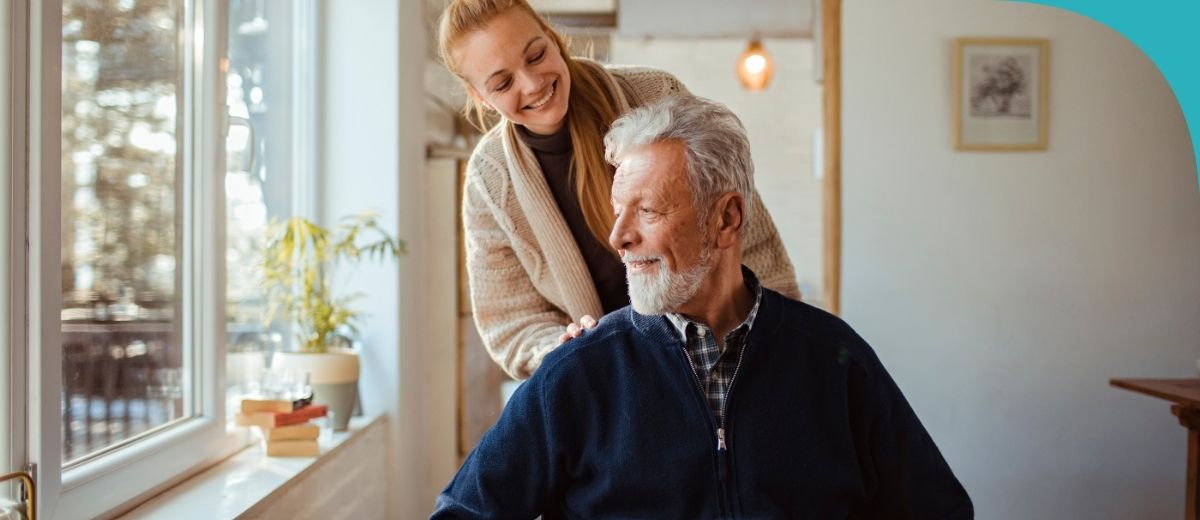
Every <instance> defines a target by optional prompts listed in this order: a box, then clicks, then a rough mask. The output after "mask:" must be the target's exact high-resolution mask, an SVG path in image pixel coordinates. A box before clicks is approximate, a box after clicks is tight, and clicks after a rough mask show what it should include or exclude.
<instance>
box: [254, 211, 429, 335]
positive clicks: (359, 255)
mask: <svg viewBox="0 0 1200 520" xmlns="http://www.w3.org/2000/svg"><path fill="white" fill-rule="evenodd" d="M407 252H408V251H407V245H406V244H405V243H404V241H403V240H399V239H397V238H394V237H392V236H391V235H390V234H388V233H387V231H384V230H383V229H382V228H381V227H379V221H378V215H377V214H375V213H360V214H357V215H350V216H347V217H345V218H344V219H342V222H341V223H340V224H339V225H338V227H337V228H335V229H332V230H331V229H327V228H324V227H322V226H320V225H317V224H316V223H314V222H312V221H310V220H308V219H306V218H303V217H291V218H288V219H285V220H272V222H271V223H270V224H269V225H268V226H267V243H266V249H265V250H264V251H263V257H262V261H261V263H260V265H259V268H260V271H261V273H262V276H263V287H264V289H265V291H266V296H267V313H266V318H265V321H266V326H267V327H270V325H271V323H272V322H273V321H274V320H276V319H278V318H279V317H280V316H281V315H282V316H283V317H285V318H286V319H289V320H291V321H293V322H295V323H296V325H297V326H298V327H299V328H300V332H299V333H298V336H299V341H300V344H301V345H302V347H301V348H302V350H303V351H305V352H325V351H327V349H328V348H329V347H330V345H332V344H333V342H334V340H335V339H337V338H338V335H339V332H340V331H348V332H349V334H350V335H351V336H353V335H356V334H358V325H357V322H358V319H359V317H360V315H361V313H360V312H359V311H357V310H355V309H353V308H352V307H351V305H350V304H351V303H352V302H353V301H354V300H356V299H358V298H360V297H361V296H362V295H361V294H351V295H345V296H335V295H334V290H333V289H334V287H333V285H335V284H334V283H333V280H332V279H333V274H334V270H335V268H336V267H337V266H338V264H340V263H341V264H352V265H357V264H358V263H359V262H360V261H362V260H363V259H370V260H378V261H384V260H388V259H395V258H396V257H398V256H399V255H400V254H402V253H407Z"/></svg>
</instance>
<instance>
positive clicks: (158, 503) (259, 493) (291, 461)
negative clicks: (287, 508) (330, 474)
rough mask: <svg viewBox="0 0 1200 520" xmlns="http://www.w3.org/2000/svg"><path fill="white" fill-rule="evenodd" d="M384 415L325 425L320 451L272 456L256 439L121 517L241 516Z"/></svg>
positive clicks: (183, 518) (264, 503) (262, 504)
mask: <svg viewBox="0 0 1200 520" xmlns="http://www.w3.org/2000/svg"><path fill="white" fill-rule="evenodd" d="M381 419H382V416H381V415H376V416H373V417H354V418H352V419H351V420H350V429H348V430H347V431H344V432H331V431H329V430H324V429H323V430H322V431H321V437H320V438H319V439H318V441H317V442H318V443H319V444H320V446H321V455H319V456H317V457H267V455H266V453H265V452H264V451H263V449H262V444H261V443H255V444H253V445H251V446H248V447H247V448H246V449H244V450H242V451H240V452H238V453H237V454H236V455H234V456H232V457H230V458H228V459H226V460H224V461H222V462H221V463H219V464H217V465H216V466H213V467H211V468H209V469H207V470H204V471H203V472H201V473H199V474H197V475H196V476H194V477H191V478H189V479H187V480H185V481H183V482H182V483H180V484H179V485H177V486H175V487H172V488H171V489H168V490H166V491H164V492H163V493H162V494H160V495H158V496H156V497H154V498H152V499H150V500H149V501H147V502H145V503H143V504H141V505H139V506H138V507H136V508H134V509H133V510H131V511H129V512H128V513H126V514H125V515H123V516H121V517H120V518H122V519H124V520H132V519H138V518H171V519H179V520H187V519H192V518H194V519H205V520H208V519H212V518H238V517H240V516H242V515H244V514H246V513H247V512H249V511H251V510H256V509H260V508H262V507H266V506H267V505H269V504H270V503H271V502H272V501H273V500H274V499H275V498H278V497H279V496H281V495H282V494H283V493H284V492H285V491H286V490H287V489H288V488H289V487H290V486H291V485H293V484H294V483H296V482H298V481H299V480H300V478H299V477H302V476H304V475H306V474H308V473H310V472H312V471H313V470H315V469H316V468H317V467H319V466H320V465H321V464H323V463H325V462H327V461H329V460H330V459H331V458H333V457H337V456H338V452H339V451H340V448H341V447H342V446H343V445H345V444H347V442H348V441H350V440H352V439H354V438H356V437H358V436H359V434H361V433H362V432H364V431H366V430H367V429H368V428H370V427H371V426H373V425H375V424H376V423H379V422H380V420H381Z"/></svg>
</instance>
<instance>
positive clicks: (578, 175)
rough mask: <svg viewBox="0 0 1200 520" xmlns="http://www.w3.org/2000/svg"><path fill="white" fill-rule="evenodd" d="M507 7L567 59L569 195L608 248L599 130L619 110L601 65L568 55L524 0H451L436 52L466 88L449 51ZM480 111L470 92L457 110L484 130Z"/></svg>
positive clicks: (606, 172)
mask: <svg viewBox="0 0 1200 520" xmlns="http://www.w3.org/2000/svg"><path fill="white" fill-rule="evenodd" d="M510 9H517V10H519V11H521V12H523V13H526V14H528V15H529V16H531V17H533V19H534V20H535V21H536V22H537V23H538V25H539V26H540V27H541V28H542V31H543V32H545V33H546V36H547V37H549V38H550V39H551V40H553V41H554V43H555V44H556V45H558V52H559V54H561V55H562V59H563V61H564V62H565V63H566V64H567V73H568V74H570V76H571V92H570V96H569V97H568V99H567V114H566V116H565V117H566V120H567V128H568V130H569V132H570V134H571V146H572V148H573V150H574V159H573V160H572V164H571V172H570V175H572V176H574V177H575V194H576V196H577V197H579V208H580V209H581V210H582V211H583V220H584V222H586V223H587V227H588V230H589V231H591V233H592V235H593V236H594V237H595V238H596V240H597V241H599V242H600V244H601V245H603V246H604V247H605V248H608V249H609V250H610V251H611V247H610V246H609V245H608V235H609V233H610V232H611V231H612V226H613V213H612V208H611V207H610V205H609V199H610V198H611V191H612V178H613V170H612V168H611V167H610V166H609V164H608V162H607V161H605V159H604V134H606V133H608V127H609V125H610V124H612V122H613V120H614V119H616V118H617V116H619V115H620V113H619V108H618V107H619V106H620V105H619V103H618V101H617V99H616V97H615V94H614V93H613V92H610V91H609V89H608V88H607V87H606V80H605V77H604V75H605V74H606V73H605V72H604V70H602V69H600V68H599V67H595V66H592V65H590V64H588V63H585V62H583V61H580V60H576V59H574V58H572V57H571V56H570V54H569V51H568V49H569V43H570V42H569V41H568V40H567V39H566V38H564V37H563V36H562V35H560V34H559V33H558V32H557V31H555V30H554V29H553V28H552V27H550V24H549V23H547V22H546V20H545V19H544V18H542V17H541V16H540V15H538V14H537V12H535V11H534V10H533V8H532V7H530V5H529V4H528V3H527V2H526V1H525V0H454V1H453V2H451V3H450V5H449V6H447V7H446V10H445V11H443V12H442V18H441V21H440V23H439V27H438V54H440V55H441V58H442V63H443V64H445V66H446V69H447V70H449V71H450V72H451V73H452V74H454V75H455V76H457V77H458V79H459V81H461V82H462V84H463V87H464V88H468V89H469V88H471V86H470V83H469V82H468V81H467V79H466V78H465V77H463V73H462V71H461V70H460V69H459V64H458V63H457V62H456V61H455V59H454V54H453V50H454V49H455V47H456V46H457V45H458V44H459V42H461V41H462V39H463V37H465V36H466V35H468V34H470V33H472V32H475V31H478V30H482V29H484V28H485V27H487V24H488V23H489V22H491V21H492V20H493V19H495V18H496V17H497V16H499V15H501V14H503V13H505V12H507V11H508V10H510ZM486 110H487V109H486V107H484V106H483V104H482V103H481V102H479V101H478V100H476V99H475V98H474V97H473V96H471V97H469V99H468V101H467V105H466V106H465V107H464V108H463V114H464V115H466V116H467V119H468V120H470V121H471V122H472V123H474V124H475V125H476V126H477V127H478V128H479V129H480V130H486V129H487V128H488V127H490V126H491V125H489V124H488V114H487V112H486ZM508 124H512V123H511V122H509V123H508Z"/></svg>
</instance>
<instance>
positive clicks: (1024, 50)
mask: <svg viewBox="0 0 1200 520" xmlns="http://www.w3.org/2000/svg"><path fill="white" fill-rule="evenodd" d="M1049 99H1050V41H1049V40H1047V39H1044V38H956V39H955V40H954V111H953V112H954V149H955V150H965V151H1040V150H1045V149H1046V148H1047V145H1048V141H1049V117H1048V116H1049V107H1050V105H1049Z"/></svg>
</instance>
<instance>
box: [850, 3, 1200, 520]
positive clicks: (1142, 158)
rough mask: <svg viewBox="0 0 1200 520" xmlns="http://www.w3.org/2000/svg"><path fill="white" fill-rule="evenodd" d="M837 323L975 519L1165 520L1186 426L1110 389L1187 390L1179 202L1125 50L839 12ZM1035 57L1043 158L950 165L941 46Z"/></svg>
mask: <svg viewBox="0 0 1200 520" xmlns="http://www.w3.org/2000/svg"><path fill="white" fill-rule="evenodd" d="M843 16H844V19H843V24H844V25H843V37H844V41H843V45H844V49H843V51H844V54H843V67H844V72H843V74H844V76H843V80H844V89H843V95H842V98H843V102H844V106H843V109H844V113H843V118H844V120H843V124H844V134H843V139H844V141H843V144H844V148H843V154H844V155H843V164H844V173H843V175H844V193H843V200H844V229H843V233H844V256H843V262H844V264H843V266H844V268H843V276H844V280H843V298H842V301H843V314H844V317H845V318H846V319H847V320H848V321H849V322H850V323H851V325H853V326H855V328H856V329H857V330H858V331H859V332H860V333H861V334H862V335H863V336H864V337H865V338H866V339H867V340H868V341H869V342H871V343H872V345H873V346H874V347H875V348H876V350H877V351H878V352H879V354H880V357H881V358H882V359H883V361H884V363H885V364H886V365H887V366H888V367H889V369H890V370H891V372H892V374H893V375H894V377H895V378H896V380H897V381H898V382H899V384H900V386H901V387H902V388H903V389H904V391H905V393H906V394H907V396H908V398H909V400H910V401H911V402H912V404H913V407H914V408H915V409H916V411H917V413H918V414H919V415H920V416H921V418H922V419H923V421H924V422H925V425H926V426H927V427H928V428H929V430H930V431H931V433H932V434H933V436H934V439H935V440H936V441H937V442H938V444H939V446H940V447H941V448H942V451H943V453H944V454H945V455H946V457H947V459H948V460H949V462H950V464H951V466H952V467H953V468H954V469H955V471H956V473H957V474H958V475H959V477H960V478H961V480H962V481H963V484H964V485H965V486H966V487H967V490H968V491H969V492H970V493H971V495H972V497H973V498H974V500H975V504H976V510H977V512H978V514H979V517H980V518H1178V517H1180V516H1182V512H1183V509H1182V506H1183V499H1184V470H1185V467H1184V461H1185V457H1186V448H1187V445H1186V435H1185V430H1184V429H1183V428H1182V427H1180V426H1179V424H1178V422H1177V421H1176V420H1175V418H1174V417H1172V416H1171V414H1170V412H1169V408H1168V405H1167V404H1166V403H1165V402H1163V401H1159V400H1155V399H1153V398H1150V397H1144V396H1140V395H1135V394H1131V393H1129V392H1125V391H1122V390H1117V389H1114V388H1112V387H1110V386H1109V385H1108V379H1109V378H1110V377H1121V376H1126V377H1128V376H1143V377H1187V376H1194V375H1195V372H1194V371H1193V370H1194V369H1193V368H1192V364H1193V362H1194V360H1195V359H1196V358H1197V357H1200V320H1198V319H1197V318H1200V194H1198V193H1197V189H1196V172H1195V166H1194V162H1193V158H1192V153H1191V149H1190V145H1189V142H1188V134H1187V130H1186V128H1185V125H1184V120H1183V117H1182V115H1181V113H1180V110H1179V107H1178V105H1177V103H1176V101H1175V98H1174V95H1173V94H1172V92H1171V91H1170V90H1169V88H1168V86H1167V85H1166V83H1165V81H1164V80H1163V79H1162V77H1161V76H1160V75H1159V73H1158V71H1157V69H1156V68H1155V67H1154V66H1153V65H1152V63H1151V62H1150V61H1149V60H1148V59H1147V58H1145V57H1144V56H1143V55H1142V54H1141V52H1139V51H1138V50H1137V49H1136V48H1135V47H1134V46H1133V45H1132V44H1131V43H1129V42H1128V41H1126V40H1125V39H1124V38H1122V37H1121V36H1119V35H1117V34H1116V33H1114V32H1112V31H1110V30H1109V29H1107V28H1105V27H1103V26H1100V25H1098V24H1096V23H1094V22H1092V21H1090V20H1087V19H1084V18H1081V17H1078V16H1076V15H1073V14H1070V13H1066V12H1064V11H1059V10H1054V9H1049V8H1044V7H1038V6H1031V5H1026V4H1014V3H1008V2H991V1H985V0H922V1H920V2H916V1H909V2H892V1H887V0H847V1H846V2H845V5H844V13H843ZM957 36H1035V37H1046V38H1049V39H1050V40H1051V59H1050V67H1051V77H1050V85H1051V86H1050V89H1051V92H1050V148H1049V150H1048V151H1046V152H1042V153H1011V154H1001V153H978V152H975V153H966V152H955V151H953V150H952V147H951V145H950V143H951V134H950V131H951V130H950V128H951V127H950V121H951V96H952V84H951V72H950V70H951V60H950V58H951V42H952V39H953V38H954V37H957Z"/></svg>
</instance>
